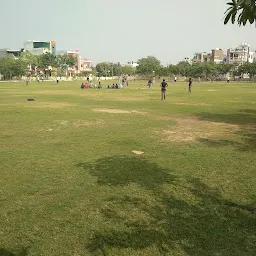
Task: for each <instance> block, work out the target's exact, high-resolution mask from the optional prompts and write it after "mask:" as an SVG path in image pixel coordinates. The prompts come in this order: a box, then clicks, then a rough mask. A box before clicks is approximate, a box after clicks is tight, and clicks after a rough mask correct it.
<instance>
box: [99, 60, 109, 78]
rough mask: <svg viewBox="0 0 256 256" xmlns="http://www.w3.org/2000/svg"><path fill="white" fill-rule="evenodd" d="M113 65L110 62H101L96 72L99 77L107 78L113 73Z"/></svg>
mask: <svg viewBox="0 0 256 256" xmlns="http://www.w3.org/2000/svg"><path fill="white" fill-rule="evenodd" d="M111 69H112V67H111V65H110V63H108V62H100V63H98V64H97V65H96V71H97V75H98V76H107V75H108V73H110V72H111Z"/></svg>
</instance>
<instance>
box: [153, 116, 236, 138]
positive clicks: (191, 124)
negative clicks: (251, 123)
mask: <svg viewBox="0 0 256 256" xmlns="http://www.w3.org/2000/svg"><path fill="white" fill-rule="evenodd" d="M172 120H173V121H174V122H175V123H176V125H174V126H172V127H170V128H169V129H165V130H163V131H162V132H161V133H160V132H159V131H157V132H156V133H158V134H159V135H161V136H162V137H163V140H165V141H174V142H193V141H196V139H198V138H214V137H220V136H223V135H225V134H231V133H233V132H236V131H238V130H240V127H239V126H238V125H234V124H227V123H218V122H210V121H203V120H199V119H198V118H196V117H193V116H183V117H173V118H172Z"/></svg>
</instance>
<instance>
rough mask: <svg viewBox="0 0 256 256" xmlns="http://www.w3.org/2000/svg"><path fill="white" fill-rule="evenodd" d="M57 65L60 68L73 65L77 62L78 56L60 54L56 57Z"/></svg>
mask: <svg viewBox="0 0 256 256" xmlns="http://www.w3.org/2000/svg"><path fill="white" fill-rule="evenodd" d="M56 63H57V66H58V67H60V68H64V69H65V68H68V67H73V66H75V64H76V58H75V57H74V56H72V55H70V54H63V55H58V56H57V58H56Z"/></svg>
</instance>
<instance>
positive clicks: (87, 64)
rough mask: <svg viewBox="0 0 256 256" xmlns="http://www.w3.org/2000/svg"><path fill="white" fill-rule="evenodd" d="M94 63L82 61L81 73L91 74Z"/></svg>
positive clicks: (86, 60)
mask: <svg viewBox="0 0 256 256" xmlns="http://www.w3.org/2000/svg"><path fill="white" fill-rule="evenodd" d="M91 71H92V61H91V60H88V59H82V58H81V59H80V72H91Z"/></svg>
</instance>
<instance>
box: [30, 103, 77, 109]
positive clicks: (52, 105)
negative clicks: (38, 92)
mask: <svg viewBox="0 0 256 256" xmlns="http://www.w3.org/2000/svg"><path fill="white" fill-rule="evenodd" d="M29 104H30V105H29V107H30V106H33V107H36V108H65V107H75V106H76V104H71V103H68V102H37V101H33V102H29ZM26 106H28V105H26Z"/></svg>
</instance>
